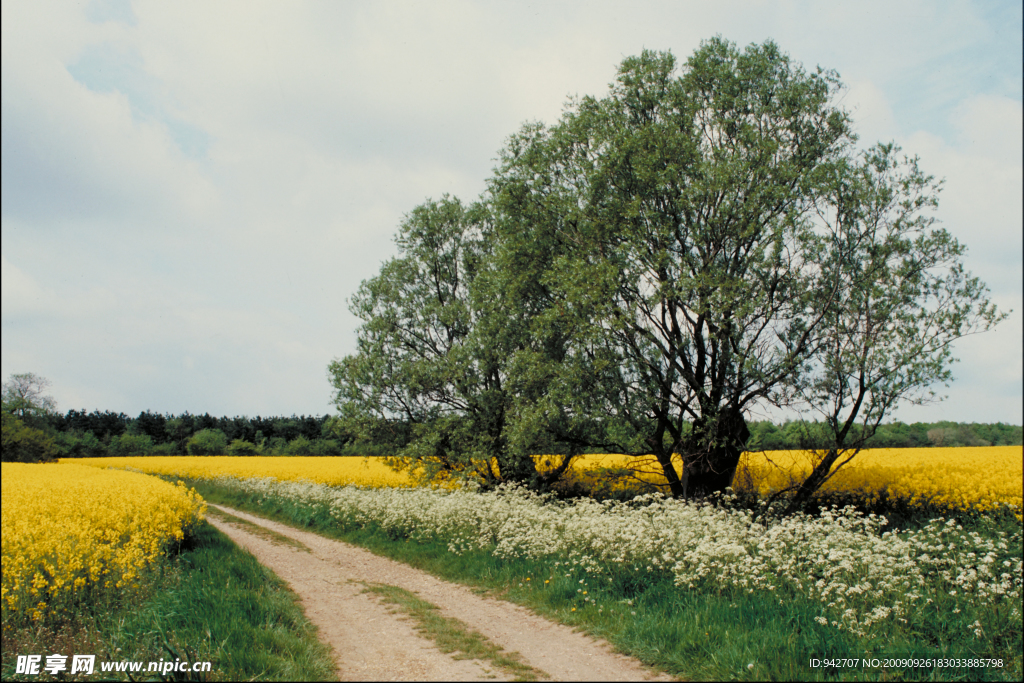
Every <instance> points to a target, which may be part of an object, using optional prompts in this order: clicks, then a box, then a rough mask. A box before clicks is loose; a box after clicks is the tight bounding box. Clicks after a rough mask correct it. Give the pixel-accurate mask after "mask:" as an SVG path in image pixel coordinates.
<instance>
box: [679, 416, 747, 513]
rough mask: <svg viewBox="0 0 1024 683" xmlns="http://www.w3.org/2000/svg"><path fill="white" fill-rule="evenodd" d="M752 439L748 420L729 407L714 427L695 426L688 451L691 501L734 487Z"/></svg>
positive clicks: (688, 482)
mask: <svg viewBox="0 0 1024 683" xmlns="http://www.w3.org/2000/svg"><path fill="white" fill-rule="evenodd" d="M749 438H750V430H749V429H747V421H746V420H745V419H744V418H743V414H742V413H740V412H739V411H737V410H733V409H729V408H726V409H724V410H723V411H722V412H721V413H719V414H718V419H717V420H714V421H713V422H712V423H711V424H710V425H709V424H706V423H705V424H701V423H700V421H698V422H696V423H694V425H693V432H692V433H691V435H690V439H689V442H690V443H691V444H693V447H692V448H690V449H687V450H689V451H690V453H689V454H688V455H687V457H686V459H685V460H686V469H687V472H688V474H689V477H688V480H687V486H686V489H687V490H686V497H687V498H704V497H706V496H709V495H711V494H712V493H720V492H723V491H725V489H726V488H728V487H729V486H730V485H732V478H733V475H734V474H736V466H737V465H739V462H740V456H741V455H742V454H743V450H744V448H746V445H747V439H749Z"/></svg>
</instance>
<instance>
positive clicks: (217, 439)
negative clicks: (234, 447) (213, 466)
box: [187, 429, 228, 455]
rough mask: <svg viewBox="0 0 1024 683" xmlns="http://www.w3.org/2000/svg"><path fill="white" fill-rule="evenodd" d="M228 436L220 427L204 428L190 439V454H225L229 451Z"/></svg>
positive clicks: (188, 446)
mask: <svg viewBox="0 0 1024 683" xmlns="http://www.w3.org/2000/svg"><path fill="white" fill-rule="evenodd" d="M227 448H228V438H227V436H225V435H224V432H222V431H220V430H219V429H203V430H200V431H198V432H196V433H195V434H193V435H192V438H190V439H189V440H188V444H187V449H188V454H189V455H223V454H224V453H226V452H227Z"/></svg>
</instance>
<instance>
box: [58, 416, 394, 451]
mask: <svg viewBox="0 0 1024 683" xmlns="http://www.w3.org/2000/svg"><path fill="white" fill-rule="evenodd" d="M47 421H48V422H49V427H50V428H51V430H52V431H53V433H54V441H55V445H56V447H57V450H58V452H59V456H58V457H66V458H67V457H70V458H74V457H102V456H108V455H214V454H225V453H227V454H237V455H260V454H262V455H356V454H358V455H364V454H366V451H367V448H369V450H375V449H374V448H373V446H372V444H365V445H364V447H363V448H362V449H361V450H360V451H359V452H358V453H356V452H355V451H353V450H352V449H351V445H352V442H353V441H354V440H355V439H354V437H353V436H352V435H350V434H348V433H347V432H346V431H345V430H344V429H343V428H342V427H341V426H340V423H339V422H338V420H337V418H334V417H332V416H330V415H300V416H295V415H292V416H291V417H262V416H259V415H257V416H256V417H241V416H235V417H213V416H211V415H210V414H209V413H205V414H203V415H192V414H190V413H188V412H186V413H183V414H181V415H162V414H160V413H153V412H150V411H148V410H147V411H145V412H142V413H139V415H138V417H130V416H128V415H126V414H124V413H114V412H111V411H103V412H100V411H98V410H94V411H93V412H91V413H87V412H86V411H84V410H69V411H68V412H67V413H66V414H63V415H60V414H51V415H49V416H48V419H47Z"/></svg>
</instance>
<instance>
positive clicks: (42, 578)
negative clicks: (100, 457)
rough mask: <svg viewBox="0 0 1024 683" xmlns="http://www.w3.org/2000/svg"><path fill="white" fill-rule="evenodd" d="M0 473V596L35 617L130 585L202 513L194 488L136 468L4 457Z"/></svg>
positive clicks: (9, 605) (6, 605) (9, 607)
mask: <svg viewBox="0 0 1024 683" xmlns="http://www.w3.org/2000/svg"><path fill="white" fill-rule="evenodd" d="M2 475H3V483H2V494H3V504H2V505H3V588H2V590H3V594H2V600H0V602H2V605H3V610H4V612H5V613H6V612H8V610H13V611H15V612H18V613H24V614H27V615H28V616H30V617H31V618H33V619H35V620H39V619H42V618H43V617H45V616H47V615H48V614H51V613H59V612H63V611H64V610H66V609H68V606H70V605H73V603H74V602H75V600H76V599H77V598H79V597H81V596H82V595H84V594H85V593H87V592H89V591H93V590H97V589H98V590H106V589H109V590H118V589H123V588H126V587H128V586H130V585H132V583H133V582H134V581H135V580H136V579H137V578H138V576H139V572H140V571H141V570H143V569H144V568H146V567H147V566H149V565H150V564H152V563H153V561H155V560H156V559H157V558H158V557H159V556H160V555H161V554H162V553H163V552H164V550H165V549H166V547H167V545H168V543H170V542H172V541H174V540H181V539H182V538H183V537H184V535H185V534H186V533H187V532H188V531H189V529H190V528H191V527H192V526H193V525H194V524H196V523H197V522H198V521H200V520H201V519H203V517H204V515H205V513H206V504H205V503H204V502H203V500H202V498H200V497H199V496H198V495H197V494H196V493H195V492H194V491H188V490H186V489H185V487H184V486H183V485H181V484H179V485H178V486H175V485H173V484H169V483H167V482H165V481H162V480H160V479H157V478H156V477H150V476H147V475H145V474H140V473H137V472H123V471H117V470H101V469H96V468H94V467H85V466H83V465H78V464H60V465H58V464H24V463H7V462H5V463H3V470H2ZM4 618H5V621H6V618H7V614H5V615H4Z"/></svg>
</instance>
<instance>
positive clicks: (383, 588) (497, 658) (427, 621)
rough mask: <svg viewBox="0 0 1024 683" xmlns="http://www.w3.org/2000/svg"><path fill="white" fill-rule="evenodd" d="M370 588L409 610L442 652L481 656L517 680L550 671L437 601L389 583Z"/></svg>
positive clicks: (419, 628)
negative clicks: (527, 661)
mask: <svg viewBox="0 0 1024 683" xmlns="http://www.w3.org/2000/svg"><path fill="white" fill-rule="evenodd" d="M365 585H366V591H365V592H369V593H374V594H376V595H378V596H380V598H381V599H382V601H383V602H384V603H386V604H389V605H393V606H394V607H395V608H397V609H398V610H400V611H402V612H405V613H406V614H408V615H409V616H410V617H412V619H413V621H414V622H415V624H416V625H415V628H416V631H417V632H418V633H419V634H420V635H421V636H424V637H426V638H430V639H431V640H433V641H434V642H435V643H436V644H437V647H438V649H439V650H441V652H444V653H445V654H452V653H455V654H454V655H453V656H454V658H455V659H478V660H480V661H484V662H490V663H491V665H492V666H494V667H496V668H498V669H501V670H502V671H504V672H505V673H507V674H510V675H512V676H515V678H514V680H517V681H536V680H537V679H538V676H541V677H545V678H546V677H547V675H546V674H545V673H544V672H542V671H538V670H537V669H534V668H533V667H532V666H529V665H527V664H524V663H523V661H522V657H521V656H520V655H519V653H518V652H506V651H505V650H504V649H502V648H501V647H499V646H498V645H495V644H494V643H492V642H491V641H490V640H488V639H487V637H486V636H484V635H483V634H481V633H479V632H478V631H475V630H473V629H471V628H470V627H469V626H467V625H466V624H464V623H463V622H461V621H459V620H458V619H453V618H451V617H446V616H443V615H442V614H441V613H440V611H439V609H438V607H437V605H434V604H433V603H430V602H427V601H426V600H423V599H422V598H418V597H416V595H414V594H413V593H410V592H409V591H407V590H405V589H404V588H399V587H398V586H389V585H387V584H365Z"/></svg>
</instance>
